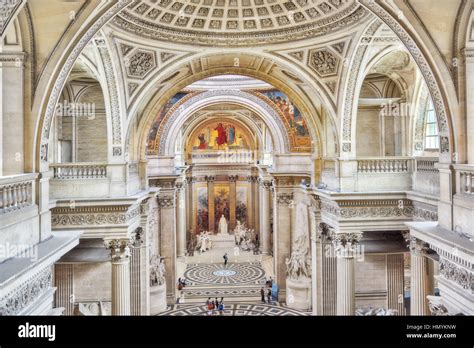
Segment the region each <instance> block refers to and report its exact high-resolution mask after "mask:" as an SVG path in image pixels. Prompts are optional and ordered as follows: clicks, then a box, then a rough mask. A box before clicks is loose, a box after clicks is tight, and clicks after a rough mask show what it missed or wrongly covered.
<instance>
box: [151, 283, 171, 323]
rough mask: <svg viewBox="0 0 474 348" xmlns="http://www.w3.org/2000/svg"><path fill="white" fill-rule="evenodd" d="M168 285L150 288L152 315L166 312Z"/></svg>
mask: <svg viewBox="0 0 474 348" xmlns="http://www.w3.org/2000/svg"><path fill="white" fill-rule="evenodd" d="M167 308H168V305H167V304H166V283H165V284H163V285H157V286H153V287H150V315H156V314H158V313H162V312H164V311H166V309H167Z"/></svg>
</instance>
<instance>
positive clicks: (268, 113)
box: [158, 90, 290, 156]
mask: <svg viewBox="0 0 474 348" xmlns="http://www.w3.org/2000/svg"><path fill="white" fill-rule="evenodd" d="M221 102H226V103H235V104H238V105H242V106H244V107H247V108H249V109H251V110H252V111H254V112H256V113H257V114H258V115H259V116H260V117H262V120H263V121H264V122H265V123H266V125H267V127H268V128H269V129H270V130H272V131H273V132H272V133H273V134H272V139H273V141H274V148H275V150H276V151H277V152H278V153H288V152H289V151H290V139H289V138H288V134H287V131H286V127H285V125H284V123H283V121H282V118H281V115H279V114H278V113H277V111H276V110H275V109H274V108H272V107H271V106H270V105H269V104H267V103H266V102H265V101H263V100H262V99H261V98H258V97H257V96H255V95H253V94H251V93H247V92H243V91H238V90H227V91H220V90H218V91H208V92H204V93H200V94H198V95H195V96H192V97H191V98H189V99H187V100H186V101H184V102H183V103H181V104H180V105H176V106H175V107H174V108H173V109H172V110H170V112H169V113H168V115H167V116H166V117H165V119H164V120H163V121H162V123H161V125H160V130H158V134H159V135H160V145H159V155H162V156H170V155H172V153H173V151H174V149H175V147H174V140H176V139H177V138H178V133H179V131H180V129H181V128H182V127H183V124H184V122H185V121H186V120H187V119H188V118H189V117H190V116H191V115H192V114H193V113H195V112H196V111H198V110H199V109H202V108H204V107H206V106H209V105H213V104H216V103H221Z"/></svg>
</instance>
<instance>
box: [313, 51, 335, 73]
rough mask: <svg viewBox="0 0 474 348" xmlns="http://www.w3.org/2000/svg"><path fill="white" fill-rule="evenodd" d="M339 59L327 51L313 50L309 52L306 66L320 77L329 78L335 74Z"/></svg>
mask: <svg viewBox="0 0 474 348" xmlns="http://www.w3.org/2000/svg"><path fill="white" fill-rule="evenodd" d="M339 62H340V59H339V58H338V57H337V56H336V55H335V54H333V53H332V52H331V51H329V50H328V49H324V48H323V49H315V50H311V51H310V52H309V61H308V65H309V66H310V67H311V68H312V69H313V70H314V71H316V73H317V74H318V75H319V76H320V77H330V76H334V75H336V74H337V72H338V69H339Z"/></svg>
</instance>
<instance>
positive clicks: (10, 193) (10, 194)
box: [8, 185, 13, 210]
mask: <svg viewBox="0 0 474 348" xmlns="http://www.w3.org/2000/svg"><path fill="white" fill-rule="evenodd" d="M12 207H13V186H12V185H8V209H9V210H10V209H11V208H12Z"/></svg>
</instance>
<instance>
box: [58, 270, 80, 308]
mask: <svg viewBox="0 0 474 348" xmlns="http://www.w3.org/2000/svg"><path fill="white" fill-rule="evenodd" d="M73 280H74V266H73V265H72V264H68V263H57V264H55V265H54V286H55V287H56V293H55V307H56V308H64V315H74V302H75V299H74V281H73Z"/></svg>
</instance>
